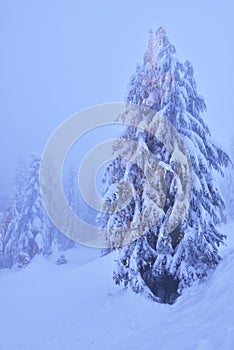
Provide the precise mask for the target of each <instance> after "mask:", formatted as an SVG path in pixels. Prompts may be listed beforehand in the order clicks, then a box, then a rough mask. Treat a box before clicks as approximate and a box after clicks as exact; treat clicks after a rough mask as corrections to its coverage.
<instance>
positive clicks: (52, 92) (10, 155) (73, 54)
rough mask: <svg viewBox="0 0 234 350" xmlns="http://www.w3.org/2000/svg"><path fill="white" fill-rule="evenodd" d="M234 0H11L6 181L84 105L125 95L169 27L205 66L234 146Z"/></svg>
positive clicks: (0, 8) (1, 150) (184, 54)
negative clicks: (151, 37) (151, 36)
mask: <svg viewBox="0 0 234 350" xmlns="http://www.w3.org/2000/svg"><path fill="white" fill-rule="evenodd" d="M233 12H234V6H233V2H232V1H231V0H229V1H228V0H222V1H219V0H214V1H211V0H210V1H208V0H196V1H186V0H178V1H173V0H167V1H164V0H161V1H158V0H145V1H139V0H136V1H130V0H128V1H124V0H118V1H115V0H114V1H108V0H99V1H98V0H88V1H86V0H84V1H81V0H76V1H75V0H66V1H65V0H63V1H62V0H60V1H59V0H40V1H39V0H38V1H36V0H34V1H33V0H21V1H18V0H1V2H0V43H1V55H0V76H1V85H0V96H1V103H0V115H1V139H0V140H1V147H0V157H1V179H0V186H1V184H6V185H7V184H8V183H10V182H11V179H12V178H13V176H14V169H15V168H16V166H17V162H18V159H19V158H23V157H24V156H27V155H28V154H29V153H31V152H41V151H42V149H43V147H44V145H45V143H46V142H47V140H48V138H49V136H50V134H51V133H52V132H53V130H54V129H55V128H56V127H57V125H58V124H59V123H61V122H62V121H63V120H64V119H66V118H67V117H69V116H70V115H71V114H73V113H75V112H77V111H79V110H80V109H82V108H85V107H89V106H91V105H94V104H99V103H102V102H112V101H123V99H124V96H125V92H126V86H127V84H128V81H129V78H130V76H131V74H132V73H134V71H135V67H136V64H137V62H141V60H142V57H143V54H144V51H145V49H146V47H147V33H148V30H149V29H150V28H153V29H154V30H156V29H157V28H158V27H159V26H160V25H164V26H165V27H166V29H167V32H168V35H169V37H170V40H171V42H172V43H173V44H174V45H175V47H176V49H177V56H178V58H179V59H181V60H182V61H184V60H185V59H189V60H190V61H191V62H192V64H193V66H194V69H195V77H196V80H197V83H198V91H199V93H200V94H202V95H203V96H204V97H205V100H206V103H207V105H208V112H207V114H206V115H205V116H204V118H205V119H206V122H207V123H208V125H209V127H210V129H211V131H212V134H213V136H214V137H215V139H217V140H218V141H219V142H221V143H223V144H224V145H225V146H226V145H228V143H229V140H230V138H231V136H232V135H233V134H234V131H233V126H234V122H233V113H234V107H233V101H234V96H233V91H234V73H233V62H234V49H233V36H232V35H233V33H234V24H233V22H234V21H233Z"/></svg>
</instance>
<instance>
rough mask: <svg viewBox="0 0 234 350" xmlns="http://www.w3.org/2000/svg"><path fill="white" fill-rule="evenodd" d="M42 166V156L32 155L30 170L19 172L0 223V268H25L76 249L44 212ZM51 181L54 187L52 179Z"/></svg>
mask: <svg viewBox="0 0 234 350" xmlns="http://www.w3.org/2000/svg"><path fill="white" fill-rule="evenodd" d="M40 165H41V159H40V156H37V155H32V156H31V160H30V164H29V166H28V167H27V168H26V166H25V165H24V166H23V167H22V166H21V167H20V168H19V169H18V170H17V176H16V180H15V186H14V189H13V191H12V195H11V200H10V204H9V206H8V208H7V209H6V211H5V212H4V213H3V218H2V221H1V232H0V234H1V236H0V237H2V238H1V243H0V245H1V246H2V255H3V258H2V260H3V262H2V264H1V265H2V266H1V267H11V266H12V265H13V264H15V263H19V264H20V265H23V262H24V261H26V260H27V262H29V261H30V259H32V258H33V257H34V256H35V255H36V254H42V255H49V254H50V253H51V252H56V251H64V250H66V249H68V248H71V247H73V246H74V242H73V241H71V240H70V239H69V238H67V237H65V236H64V235H63V234H62V233H61V232H59V231H58V230H57V228H56V227H55V226H54V225H53V224H52V222H51V221H50V219H49V217H48V215H47V213H46V211H45V209H44V206H43V203H42V198H41V192H40V183H39V171H40ZM50 181H51V186H52V185H53V180H52V177H50ZM70 185H72V184H70ZM70 191H72V190H70Z"/></svg>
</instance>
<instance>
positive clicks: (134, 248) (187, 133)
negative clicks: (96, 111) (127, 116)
mask: <svg viewBox="0 0 234 350" xmlns="http://www.w3.org/2000/svg"><path fill="white" fill-rule="evenodd" d="M127 103H128V107H129V109H134V105H138V106H139V107H141V108H140V109H138V112H137V113H135V114H134V113H133V114H134V117H133V118H132V120H131V124H132V125H131V126H129V127H127V129H126V133H125V134H124V135H123V138H122V139H124V140H128V141H129V140H133V141H135V143H137V145H138V146H137V147H130V148H131V149H130V150H128V152H130V154H131V155H130V161H126V159H124V154H125V153H126V152H125V150H124V148H123V146H118V144H117V143H115V144H114V146H113V148H114V150H115V149H117V155H118V156H117V157H116V159H115V160H114V161H113V162H112V164H110V165H109V166H108V168H107V171H106V174H105V178H104V182H105V189H104V195H103V198H104V200H105V205H104V208H103V212H104V214H102V215H99V223H100V226H101V227H103V228H108V229H109V232H110V234H109V236H108V237H107V238H108V240H109V241H110V242H109V245H110V248H111V249H112V248H116V247H118V248H120V250H121V251H120V256H119V259H118V264H117V267H116V270H115V271H114V280H115V282H116V283H117V284H120V283H123V284H124V285H125V286H130V287H132V289H133V290H134V291H136V292H146V293H147V294H148V295H150V296H151V297H152V298H154V299H155V300H157V301H160V302H163V303H172V302H173V301H174V300H175V299H176V297H177V296H178V295H179V294H180V293H181V291H182V290H183V289H184V288H185V287H187V286H190V285H192V283H193V282H194V281H196V280H201V279H203V278H204V277H205V276H207V275H208V273H209V271H211V270H212V269H213V268H214V267H215V266H216V265H217V264H218V262H219V260H220V257H219V254H218V246H219V245H220V244H221V243H223V240H224V238H225V236H224V235H223V234H222V233H220V232H219V231H218V229H217V226H218V225H219V224H220V211H219V208H220V207H221V208H222V207H223V206H224V202H223V200H222V197H221V195H220V193H219V192H218V190H217V188H216V185H215V182H214V179H213V176H212V171H213V170H216V171H218V172H220V173H221V174H223V172H222V167H223V166H227V164H228V161H229V160H228V156H227V155H226V154H225V152H223V151H222V149H220V148H219V147H217V146H216V145H215V143H214V142H213V141H212V139H211V135H210V131H209V128H208V127H207V125H206V124H205V122H204V120H203V119H202V114H203V112H205V111H206V105H205V102H204V99H203V98H202V97H201V96H200V95H198V93H197V86H196V82H195V79H194V75H193V68H192V65H191V63H190V62H189V61H186V62H185V63H184V64H182V63H181V62H180V61H179V60H178V59H177V58H176V50H175V47H174V46H173V45H171V43H170V42H169V39H168V36H167V34H166V31H165V29H164V28H163V27H160V28H159V29H158V30H157V32H156V37H155V38H154V35H153V32H152V31H150V35H149V44H148V50H147V51H146V53H145V55H144V61H143V64H142V65H138V66H137V69H136V73H135V74H134V75H133V77H132V78H131V80H130V84H129V87H128V94H127ZM146 107H147V108H150V109H151V111H152V112H147V113H145V109H144V108H146ZM139 110H140V112H139ZM160 116H163V117H164V118H166V120H167V122H169V123H171V125H172V126H173V127H174V128H175V130H176V131H177V133H178V135H179V136H180V139H181V141H182V143H180V142H179V141H178V140H176V138H175V137H174V135H173V132H171V129H170V127H168V124H167V123H163V122H159V120H160ZM122 118H123V120H124V117H122ZM142 128H143V130H144V131H141V130H142ZM162 135H163V137H164V140H166V145H165V143H163V142H162ZM122 144H123V143H122ZM128 144H129V142H128ZM168 144H172V145H173V147H174V148H171V149H168V147H166V146H167V145H168ZM183 145H185V146H186V150H184V149H183ZM186 152H187V154H188V158H189V159H190V162H191V165H192V170H193V183H192V188H191V201H190V205H189V208H188V210H187V212H186V214H185V215H180V214H178V215H177V216H178V217H179V222H178V223H177V224H176V225H174V226H173V225H172V222H173V220H176V213H178V210H180V209H181V208H180V207H179V206H178V203H180V201H181V199H180V198H182V195H183V191H184V190H185V187H186V186H189V185H190V184H189V183H187V182H186V181H183V178H185V177H186V176H187V175H188V174H187V171H188V168H187V170H186V169H185V165H184V163H183V161H180V160H179V159H183V157H179V158H178V157H176V156H175V154H178V153H180V154H185V153H186ZM150 154H153V155H154V157H155V159H156V160H157V165H156V166H155V167H152V165H153V161H152V157H151V156H150ZM149 165H150V167H149ZM148 168H150V169H152V170H151V173H149V172H147V169H148ZM149 180H150V181H149ZM124 181H125V182H124ZM126 181H127V182H128V183H129V189H130V190H131V193H132V200H131V201H130V202H129V203H128V204H127V205H126V207H125V208H122V209H121V210H119V211H118V210H116V208H117V207H118V201H122V203H124V198H122V197H123V193H126V192H127V190H129V189H127V188H125V189H124V188H123V187H124V186H126ZM149 183H150V188H149ZM113 209H115V210H113ZM129 232H130V235H131V238H132V240H131V241H130V242H129V243H128V244H123V246H122V247H121V244H119V242H121V239H122V240H123V242H124V239H125V243H126V235H128V234H129ZM134 234H135V236H134ZM119 237H121V239H120V238H119ZM116 242H117V244H116Z"/></svg>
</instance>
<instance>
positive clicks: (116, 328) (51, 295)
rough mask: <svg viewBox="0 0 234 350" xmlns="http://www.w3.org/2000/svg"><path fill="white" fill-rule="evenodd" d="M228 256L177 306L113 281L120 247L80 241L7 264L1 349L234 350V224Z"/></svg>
mask: <svg viewBox="0 0 234 350" xmlns="http://www.w3.org/2000/svg"><path fill="white" fill-rule="evenodd" d="M223 232H225V233H227V234H228V236H229V238H228V241H227V247H225V248H223V249H222V252H221V253H222V257H223V260H222V261H221V263H220V264H219V266H218V267H217V269H216V271H215V272H214V274H213V276H212V277H211V278H210V279H209V280H208V281H207V282H206V283H204V284H201V285H195V286H193V287H192V288H190V289H187V290H184V293H183V295H182V296H181V297H180V298H178V300H177V301H176V303H175V304H174V305H172V306H171V305H165V304H159V303H153V302H151V301H149V300H147V299H145V298H144V297H143V296H141V295H139V294H134V293H133V292H132V291H125V290H123V289H121V288H119V287H117V286H115V285H114V283H113V281H112V272H113V264H114V259H115V258H116V257H115V254H116V253H112V254H110V255H108V256H105V257H102V258H100V257H99V254H100V252H99V251H98V250H95V249H88V248H85V247H79V248H74V249H71V250H70V251H68V252H67V253H66V258H67V260H68V263H67V264H64V265H57V264H56V258H57V257H55V256H52V257H50V258H49V259H47V260H46V259H45V258H43V257H42V256H37V257H35V259H34V260H33V262H32V263H31V264H30V265H29V266H28V267H27V268H26V269H21V270H18V269H17V268H15V269H14V268H13V269H12V270H7V269H4V270H0V310H1V313H0V349H1V350H92V349H93V350H110V349H111V350H117V349H118V350H125V349H126V350H127V349H133V350H151V349H152V350H155V349H160V350H169V349H173V350H177V349H178V350H219V349H220V350H233V349H234V302H233V298H234V279H233V264H234V238H233V232H234V223H233V224H229V225H228V226H224V227H223Z"/></svg>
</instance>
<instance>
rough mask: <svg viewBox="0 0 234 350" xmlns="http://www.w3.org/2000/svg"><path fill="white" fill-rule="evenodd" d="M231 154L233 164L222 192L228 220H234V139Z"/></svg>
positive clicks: (228, 170)
mask: <svg viewBox="0 0 234 350" xmlns="http://www.w3.org/2000/svg"><path fill="white" fill-rule="evenodd" d="M229 154H230V158H231V162H232V164H230V165H229V167H228V168H227V169H226V171H225V176H224V178H223V179H222V181H221V190H222V193H223V196H224V200H225V204H226V212H227V218H228V219H229V220H234V138H232V140H231V142H230V147H229Z"/></svg>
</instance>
